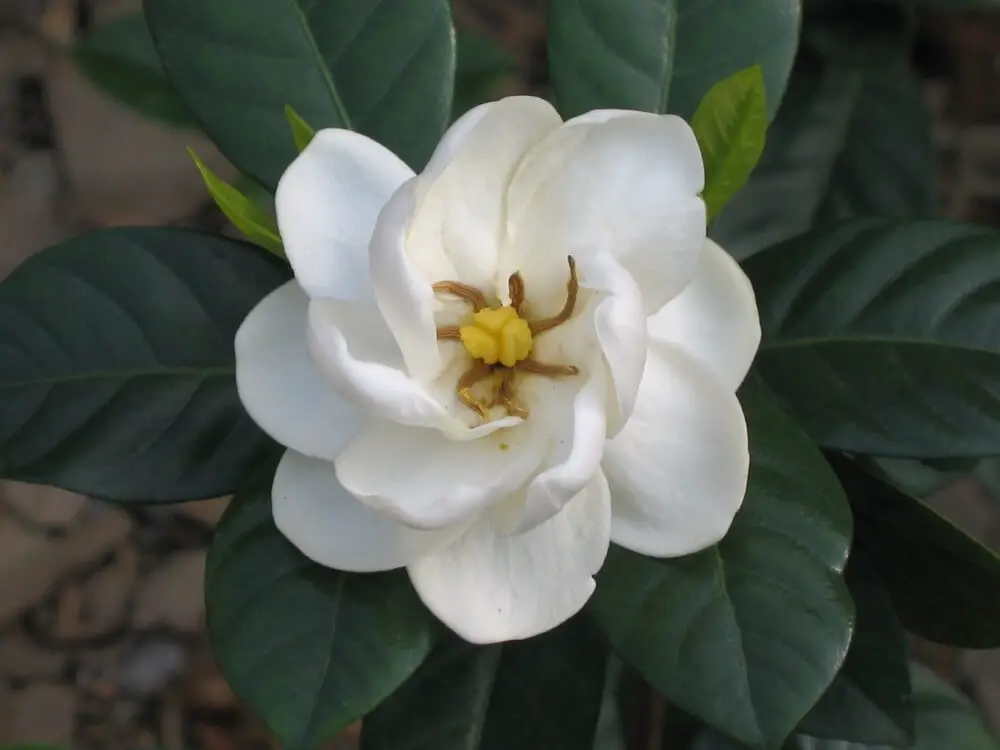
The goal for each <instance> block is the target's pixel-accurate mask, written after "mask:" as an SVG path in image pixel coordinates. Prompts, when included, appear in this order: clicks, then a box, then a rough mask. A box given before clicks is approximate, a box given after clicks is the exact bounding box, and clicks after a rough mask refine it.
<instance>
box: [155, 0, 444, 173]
mask: <svg viewBox="0 0 1000 750" xmlns="http://www.w3.org/2000/svg"><path fill="white" fill-rule="evenodd" d="M145 9H146V16H147V18H148V20H149V25H150V29H151V30H152V32H153V37H154V38H155V40H156V46H157V48H158V50H159V52H160V57H161V58H162V59H163V63H164V65H165V67H166V69H167V72H168V73H169V74H170V77H171V79H173V82H174V84H175V85H176V86H177V88H178V90H179V91H180V93H181V95H182V96H183V97H184V100H185V101H186V102H187V104H188V106H190V107H191V109H192V111H194V112H195V114H197V116H198V118H199V119H200V120H201V122H202V124H203V125H204V127H205V130H206V132H207V133H208V134H209V136H211V138H212V140H214V141H215V142H216V144H218V146H219V148H220V149H221V150H222V152H223V153H224V154H225V155H226V156H227V157H229V159H230V160H231V161H232V162H233V164H235V165H236V166H237V167H238V168H239V169H240V170H241V171H243V172H246V173H247V174H249V175H250V176H252V177H254V178H255V179H257V180H258V181H259V182H261V184H263V185H265V186H266V187H274V185H275V184H276V183H277V181H278V177H279V176H280V175H281V173H282V172H283V171H284V169H285V167H286V166H287V165H288V163H289V162H290V161H291V160H292V159H293V158H294V156H295V144H294V143H293V142H292V141H291V140H290V139H289V138H288V123H287V122H286V120H285V105H290V106H292V107H293V108H294V109H295V110H296V111H297V112H299V113H300V114H301V115H302V117H303V118H305V120H306V121H307V122H309V123H311V124H312V125H313V126H314V127H316V128H327V127H340V128H352V129H354V130H358V131H360V132H362V133H364V134H365V135H368V136H370V137H372V138H374V139H375V140H377V141H379V142H380V143H382V144H383V145H385V146H387V147H388V148H390V149H391V150H392V151H394V152H395V153H396V154H398V155H399V156H400V157H401V158H402V159H404V160H405V161H407V162H408V163H409V164H410V166H412V167H414V168H419V167H422V166H423V164H424V163H425V161H426V160H427V159H428V158H429V157H430V154H431V152H432V151H433V149H434V147H435V146H436V145H437V142H438V140H439V139H440V137H441V134H442V132H443V131H444V128H445V126H446V125H447V123H448V119H449V116H450V114H451V96H452V85H453V78H454V69H455V49H454V38H453V29H452V25H451V10H450V4H449V3H448V0H352V1H351V2H343V1H342V0H254V2H253V11H252V12H248V10H247V5H246V2H245V0H212V2H205V1H204V0H145Z"/></svg>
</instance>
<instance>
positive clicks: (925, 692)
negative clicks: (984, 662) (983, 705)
mask: <svg viewBox="0 0 1000 750" xmlns="http://www.w3.org/2000/svg"><path fill="white" fill-rule="evenodd" d="M912 671H913V702H914V708H915V709H916V715H917V742H916V744H915V745H914V746H913V750H944V749H945V748H955V750H1000V743H998V742H997V738H996V735H994V734H993V732H991V731H990V730H989V728H987V726H986V722H985V721H983V719H982V717H981V716H980V715H979V713H978V712H977V711H976V709H975V708H974V707H973V706H972V704H971V703H970V702H969V700H968V699H967V698H966V697H965V696H963V695H961V694H960V693H958V692H957V691H956V690H955V689H954V688H953V687H951V686H950V685H948V684H947V683H946V682H944V681H943V680H942V679H940V678H939V677H936V676H935V675H934V674H932V673H931V672H930V671H929V670H927V669H925V668H924V667H921V666H920V665H917V664H914V665H913V668H912Z"/></svg>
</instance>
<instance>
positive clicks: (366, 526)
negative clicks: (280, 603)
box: [271, 451, 466, 573]
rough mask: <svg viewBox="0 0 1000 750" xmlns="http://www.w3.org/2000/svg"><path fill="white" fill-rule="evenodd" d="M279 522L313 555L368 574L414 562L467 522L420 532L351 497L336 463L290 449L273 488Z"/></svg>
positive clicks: (290, 537) (327, 563) (323, 562)
mask: <svg viewBox="0 0 1000 750" xmlns="http://www.w3.org/2000/svg"><path fill="white" fill-rule="evenodd" d="M271 494H272V501H271V502H272V510H273V513H274V522H275V524H276V525H277V527H278V529H279V530H280V531H281V533H282V534H284V535H285V536H286V537H287V538H288V540H289V541H290V542H291V543H292V544H294V545H295V546H296V547H298V548H299V551H300V552H302V554H304V555H305V556H306V557H308V558H309V559H311V560H313V561H315V562H318V563H319V564H320V565H325V566H327V567H328V568H337V569H338V570H350V571H355V572H359V573H368V572H371V571H376V570H392V569H393V568H401V567H403V566H404V565H409V564H410V563H412V562H413V561H415V560H417V559H419V558H421V557H423V556H424V555H426V554H427V553H429V552H431V551H433V550H434V549H436V548H438V547H441V546H442V545H445V544H448V543H449V542H450V541H451V540H452V539H454V538H455V537H456V536H458V535H459V534H461V533H462V531H463V530H464V529H465V528H466V527H465V526H456V527H454V528H450V529H438V530H436V531H418V530H416V529H410V528H407V527H406V526H403V525H401V524H399V523H396V522H395V521H393V520H392V519H391V518H389V517H388V516H384V515H382V514H380V513H377V512H376V511H374V510H372V509H371V508H368V507H367V506H365V505H363V504H362V503H360V502H359V501H358V500H357V499H355V498H354V497H352V496H351V495H350V493H348V492H347V491H346V490H345V489H344V488H343V487H341V486H340V484H339V483H338V482H337V476H336V473H335V472H334V468H333V464H332V463H329V462H327V461H319V460H317V459H314V458H308V457H306V456H303V455H301V454H298V453H295V452H294V451H288V452H286V453H285V455H284V456H283V457H282V459H281V463H280V464H278V471H277V473H276V474H275V476H274V485H273V489H272V493H271Z"/></svg>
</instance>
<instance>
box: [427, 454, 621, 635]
mask: <svg viewBox="0 0 1000 750" xmlns="http://www.w3.org/2000/svg"><path fill="white" fill-rule="evenodd" d="M609 505H610V503H609V497H608V487H607V482H606V481H605V479H604V477H603V476H602V475H601V474H600V473H598V474H597V475H596V476H595V477H594V478H593V481H592V482H591V483H590V484H589V485H587V487H586V488H585V489H584V490H583V491H582V492H580V494H579V495H577V496H576V497H574V498H573V499H572V500H571V501H570V502H569V503H568V504H567V505H566V507H565V508H564V509H563V511H562V512H561V513H559V515H557V516H555V517H553V518H551V519H549V520H548V521H547V522H545V523H544V524H542V525H541V526H538V527H537V528H534V529H532V530H531V531H529V532H527V533H525V534H521V535H519V536H503V535H500V534H498V533H497V532H496V530H495V529H494V528H493V527H492V524H491V523H490V522H489V521H488V519H486V518H484V519H481V520H480V521H479V522H478V523H476V525H474V526H473V527H472V528H471V529H469V530H468V531H467V532H466V533H465V534H463V535H462V536H461V537H459V538H458V539H457V540H456V541H455V542H453V543H452V544H451V545H449V546H447V547H444V548H442V549H439V550H437V551H435V552H432V553H431V554H429V555H427V556H426V557H423V558H421V559H420V560H418V561H416V562H414V563H412V564H411V565H410V566H409V572H410V579H411V580H412V581H413V585H414V587H415V588H416V590H417V593H418V594H420V598H421V599H423V601H424V603H425V604H426V605H427V607H428V608H429V609H430V610H431V612H433V613H434V614H435V615H437V617H438V618H439V619H440V620H441V621H442V622H444V624H445V625H447V626H448V627H449V628H451V629H452V630H453V631H455V632H456V633H458V635H460V636H461V637H462V638H464V639H465V640H467V641H470V642H472V643H496V642H500V641H510V640H518V639H522V638H530V637H532V636H534V635H538V634H539V633H544V632H545V631H547V630H551V629H552V628H554V627H556V626H557V625H559V624H560V623H562V622H564V621H566V620H568V619H569V618H570V617H572V616H573V615H574V614H576V613H577V612H579V611H580V609H581V608H582V607H583V605H584V604H586V602H587V600H588V599H589V598H590V595H591V594H592V593H593V592H594V579H593V574H594V573H596V572H597V571H598V570H599V569H600V567H601V565H602V564H603V563H604V557H605V555H606V554H607V551H608V526H609V516H610V510H609Z"/></svg>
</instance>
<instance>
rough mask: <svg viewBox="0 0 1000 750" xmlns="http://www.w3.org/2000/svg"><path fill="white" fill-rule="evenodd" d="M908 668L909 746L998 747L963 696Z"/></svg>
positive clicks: (927, 749) (866, 748)
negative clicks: (912, 734) (912, 735)
mask: <svg viewBox="0 0 1000 750" xmlns="http://www.w3.org/2000/svg"><path fill="white" fill-rule="evenodd" d="M912 671H913V703H914V709H915V711H916V719H917V731H916V742H915V743H914V744H913V745H911V748H912V750H998V748H1000V744H998V743H997V740H996V737H995V736H994V735H993V733H992V732H990V730H989V729H988V728H987V727H986V723H985V722H984V721H983V720H982V718H981V717H980V716H979V714H978V713H977V712H976V709H975V708H973V706H972V705H971V704H970V703H969V701H968V700H967V699H966V698H965V697H964V696H962V695H960V694H959V693H958V692H956V691H955V689H954V688H952V687H951V686H950V685H948V684H947V683H945V682H944V681H943V680H941V679H940V678H938V677H936V676H934V675H933V674H932V673H931V672H929V671H928V670H927V669H925V668H923V667H921V666H919V665H917V664H914V665H913V667H912ZM704 750H708V749H707V748H705V749H704ZM718 750H721V748H719V749H718ZM789 750H884V746H882V745H861V744H854V743H848V742H836V741H830V740H817V739H813V738H812V737H797V738H796V739H795V742H794V743H793V744H792V746H791V748H789Z"/></svg>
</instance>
